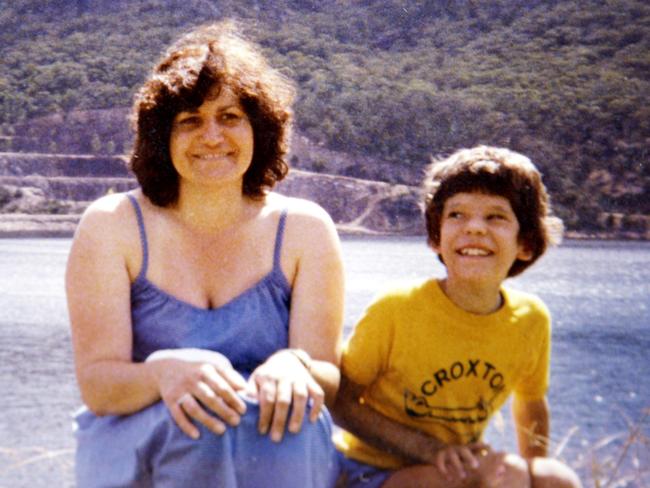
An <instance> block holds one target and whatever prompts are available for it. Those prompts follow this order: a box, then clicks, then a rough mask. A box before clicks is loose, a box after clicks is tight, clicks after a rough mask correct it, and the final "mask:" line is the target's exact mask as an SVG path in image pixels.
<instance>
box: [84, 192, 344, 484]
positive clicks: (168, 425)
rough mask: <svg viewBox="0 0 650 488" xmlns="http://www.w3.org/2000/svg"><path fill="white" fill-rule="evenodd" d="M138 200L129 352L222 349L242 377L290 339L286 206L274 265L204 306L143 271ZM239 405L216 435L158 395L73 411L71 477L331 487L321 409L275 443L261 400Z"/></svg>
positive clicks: (331, 458)
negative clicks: (262, 422) (108, 411)
mask: <svg viewBox="0 0 650 488" xmlns="http://www.w3.org/2000/svg"><path fill="white" fill-rule="evenodd" d="M127 195H129V198H130V200H131V202H132V204H133V207H134V208H135V211H136V214H137V220H138V226H139V228H140V239H141V242H142V268H141V270H140V272H139V273H138V276H137V277H136V279H135V281H134V282H133V284H132V286H131V313H132V326H133V359H134V361H144V360H145V359H146V358H147V356H148V355H149V354H151V353H152V352H154V351H156V350H160V349H167V348H189V347H192V348H201V349H211V350H214V351H218V352H220V353H222V354H224V355H225V356H227V357H228V358H229V359H230V361H231V363H232V364H233V366H234V367H235V369H237V370H238V371H239V372H240V373H242V374H243V375H244V376H248V375H249V374H250V373H251V372H252V371H253V370H254V369H255V367H256V366H258V365H259V364H261V363H263V362H264V360H266V359H267V358H268V357H269V356H270V355H271V354H273V353H274V352H276V351H277V350H279V349H284V348H286V347H287V345H288V324H289V307H290V298H291V288H290V286H289V283H288V282H287V279H286V278H285V276H284V274H283V273H282V271H281V269H280V251H281V248H282V237H283V234H284V226H285V220H286V211H283V212H282V214H281V216H280V221H279V224H278V229H277V232H276V237H275V250H274V256H273V269H272V270H271V271H270V272H269V273H268V274H267V275H266V276H264V277H263V278H262V279H261V280H260V281H258V282H257V283H256V284H255V285H253V286H251V287H250V288H249V289H247V290H246V291H244V292H243V293H241V294H240V295H238V296H237V297H235V298H233V299H232V300H231V301H230V302H228V303H226V304H225V305H223V306H221V307H218V308H215V309H203V308H200V307H196V306H193V305H191V304H189V303H187V302H184V301H183V300H179V299H178V298H176V297H174V296H172V295H170V294H169V293H166V292H164V291H163V290H161V289H160V288H158V287H157V286H156V285H154V284H153V283H151V282H150V281H149V280H148V279H147V267H148V264H149V263H148V262H149V251H148V245H147V234H146V231H145V226H144V220H143V218H142V210H141V209H140V206H139V204H138V202H137V201H136V199H135V198H134V197H133V196H132V195H130V194H127ZM242 399H244V401H245V402H246V413H245V414H244V415H243V416H242V417H241V419H240V423H239V425H238V426H237V427H228V428H227V429H226V432H225V433H224V434H222V435H215V434H214V433H213V432H211V431H208V430H207V429H206V427H205V426H204V425H203V424H200V423H197V422H195V425H196V426H197V428H198V429H199V430H200V432H201V436H200V437H199V439H196V440H195V439H190V438H189V437H188V436H187V435H185V434H184V433H183V432H182V431H181V430H180V429H179V428H178V426H177V425H176V423H175V421H174V420H173V418H172V417H171V414H170V411H169V409H168V407H167V406H166V405H165V404H164V403H163V402H161V401H159V402H155V403H153V404H151V405H149V406H147V407H145V408H143V409H141V410H139V411H137V412H134V413H131V414H128V415H107V416H97V415H95V414H93V413H92V412H90V411H88V410H87V409H82V410H81V411H80V412H79V413H78V414H77V415H76V417H75V425H76V427H75V437H76V439H77V451H76V457H75V472H76V481H77V486H78V487H79V488H108V487H115V486H124V487H127V486H128V487H131V488H172V487H176V486H192V487H195V488H214V487H224V488H259V487H266V486H282V487H286V488H329V487H331V486H334V484H335V481H336V478H337V476H338V473H339V465H338V460H337V454H336V450H335V449H334V445H333V444H332V441H331V436H332V419H331V418H330V416H329V413H328V412H327V410H326V409H323V410H322V411H321V413H320V415H319V416H318V421H317V422H315V423H311V422H308V421H304V422H303V425H302V428H301V430H300V433H298V434H290V433H287V434H286V435H285V437H284V439H283V440H282V442H280V443H275V442H273V441H271V440H270V438H269V436H268V435H260V433H259V432H258V429H257V425H258V419H259V405H258V404H257V402H256V401H255V400H252V399H250V398H248V397H247V396H242Z"/></svg>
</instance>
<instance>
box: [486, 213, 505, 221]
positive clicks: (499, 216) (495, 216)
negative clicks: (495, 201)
mask: <svg viewBox="0 0 650 488" xmlns="http://www.w3.org/2000/svg"><path fill="white" fill-rule="evenodd" d="M488 220H507V217H506V216H505V215H503V214H490V215H488Z"/></svg>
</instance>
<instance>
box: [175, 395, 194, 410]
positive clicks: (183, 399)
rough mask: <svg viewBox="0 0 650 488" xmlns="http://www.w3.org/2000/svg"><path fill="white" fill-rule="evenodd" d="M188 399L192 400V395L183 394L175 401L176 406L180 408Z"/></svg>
mask: <svg viewBox="0 0 650 488" xmlns="http://www.w3.org/2000/svg"><path fill="white" fill-rule="evenodd" d="M190 398H192V395H191V394H190V393H184V394H183V395H181V396H180V398H179V399H178V400H176V405H178V406H179V407H182V406H183V403H185V400H188V399H190Z"/></svg>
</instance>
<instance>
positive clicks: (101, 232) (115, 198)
mask: <svg viewBox="0 0 650 488" xmlns="http://www.w3.org/2000/svg"><path fill="white" fill-rule="evenodd" d="M134 195H137V194H135V193H134ZM135 219H136V216H135V211H134V209H133V205H132V204H131V202H130V201H129V198H128V197H127V194H126V193H112V194H109V195H105V196H103V197H101V198H99V199H97V200H95V201H94V202H92V203H91V204H90V205H89V206H88V207H87V208H86V210H85V211H84V213H83V215H82V217H81V220H80V222H79V226H78V227H77V233H76V236H75V237H81V236H86V237H91V238H102V239H105V238H111V240H113V239H115V238H119V237H125V236H126V235H128V234H131V233H132V230H133V229H132V227H134V226H132V225H129V224H130V223H131V222H133V223H135V222H136V220H135ZM135 229H136V230H137V227H135ZM93 240H94V239H93Z"/></svg>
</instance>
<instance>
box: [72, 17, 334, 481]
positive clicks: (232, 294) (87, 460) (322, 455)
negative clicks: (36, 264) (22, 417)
mask: <svg viewBox="0 0 650 488" xmlns="http://www.w3.org/2000/svg"><path fill="white" fill-rule="evenodd" d="M292 97H293V88H292V85H291V84H290V83H289V82H288V81H287V80H286V79H284V77H282V76H281V75H280V74H279V73H278V72H277V71H274V70H272V69H271V68H270V67H269V66H268V65H267V64H266V62H265V60H264V59H263V58H262V57H261V55H260V54H259V52H258V51H257V50H256V48H255V47H253V46H252V45H251V44H250V43H248V42H247V41H245V40H243V39H242V38H241V37H240V36H239V35H238V33H237V32H236V30H235V29H234V28H233V26H232V25H230V24H227V23H221V24H216V25H212V26H208V27H204V28H200V29H198V30H196V31H194V32H192V33H190V34H188V35H186V36H184V37H183V38H181V39H180V40H179V41H178V42H177V43H176V44H175V45H174V46H172V47H171V48H170V50H169V51H168V52H167V53H166V55H165V56H164V57H163V59H162V61H161V62H160V63H159V64H158V66H157V67H156V68H155V69H154V72H153V74H152V75H151V77H150V78H149V79H148V80H147V81H146V82H145V84H144V85H143V87H142V88H141V89H140V91H139V93H138V95H137V97H136V101H135V105H134V121H135V126H136V142H135V147H134V151H133V154H132V157H131V168H132V170H133V171H134V173H135V174H136V176H137V178H138V181H139V183H140V186H141V188H140V189H139V190H137V191H134V192H132V193H129V194H115V195H109V196H106V197H104V198H101V199H100V200H98V201H97V202H95V203H93V204H92V205H91V206H90V207H89V208H88V210H87V211H86V212H85V214H84V216H83V218H82V221H81V223H80V225H79V227H78V229H77V232H76V235H75V238H74V242H73V245H72V249H71V253H70V258H69V262H68V269H67V274H66V288H67V296H68V306H69V311H70V320H71V326H72V339H73V345H74V355H75V365H76V372H77V378H78V383H79V386H80V390H81V394H82V398H83V400H84V402H85V404H86V406H87V409H86V410H84V411H83V412H82V413H80V414H79V415H78V416H77V439H78V448H77V459H76V471H77V484H78V486H79V487H80V488H84V487H89V486H93V487H95V486H97V487H99V486H154V485H155V486H156V487H160V486H193V487H202V486H211V487H215V486H251V487H252V486H256V487H259V486H296V487H297V486H300V487H306V486H328V485H331V484H332V482H333V479H334V478H335V477H336V467H335V454H334V451H333V449H332V447H331V443H330V433H331V420H330V418H329V414H328V413H327V411H326V410H323V409H322V405H323V402H324V401H329V400H333V397H334V395H335V393H336V389H337V386H338V379H339V375H338V368H337V365H338V361H339V348H340V335H341V324H342V315H343V313H342V308H343V286H342V281H343V272H342V265H341V258H340V248H339V241H338V237H337V234H336V231H335V228H334V225H333V223H332V221H331V219H330V218H329V216H328V215H327V214H326V213H325V211H323V210H322V209H321V208H320V207H318V206H317V205H315V204H313V203H310V202H306V201H303V200H298V199H291V198H286V197H282V196H280V195H277V194H273V193H271V192H270V191H269V190H270V189H271V188H272V187H273V185H274V184H275V182H277V181H279V180H280V179H282V178H283V177H284V176H285V174H286V172H287V169H288V168H287V165H286V162H285V159H284V158H285V154H286V150H287V141H288V137H289V131H290V124H291V110H290V103H291V100H292ZM304 418H308V419H309V421H305V422H303V419H304Z"/></svg>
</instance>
